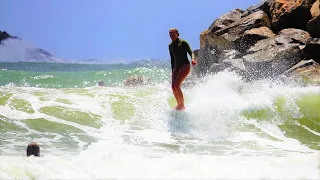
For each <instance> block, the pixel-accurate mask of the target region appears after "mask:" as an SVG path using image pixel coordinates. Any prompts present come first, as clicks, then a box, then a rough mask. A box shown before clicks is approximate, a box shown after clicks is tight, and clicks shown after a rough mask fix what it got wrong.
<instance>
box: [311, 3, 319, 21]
mask: <svg viewBox="0 0 320 180" xmlns="http://www.w3.org/2000/svg"><path fill="white" fill-rule="evenodd" d="M319 1H320V0H316V2H314V3H313V5H312V7H311V9H310V13H311V16H312V18H315V17H317V16H320V2H319Z"/></svg>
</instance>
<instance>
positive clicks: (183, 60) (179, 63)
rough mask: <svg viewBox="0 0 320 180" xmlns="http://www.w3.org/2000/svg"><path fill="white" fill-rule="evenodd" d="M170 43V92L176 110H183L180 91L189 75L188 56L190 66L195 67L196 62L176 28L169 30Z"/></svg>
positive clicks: (182, 99)
mask: <svg viewBox="0 0 320 180" xmlns="http://www.w3.org/2000/svg"><path fill="white" fill-rule="evenodd" d="M169 35H170V38H171V40H172V41H171V43H170V44H169V52H170V57H171V69H172V91H173V94H174V97H175V98H176V101H177V104H178V105H177V107H176V108H175V109H176V110H184V109H185V106H184V97H183V93H182V91H181V88H180V86H181V84H182V82H183V81H184V80H185V78H186V77H187V76H188V74H189V73H190V62H189V59H188V54H189V55H190V56H191V59H192V61H191V63H192V65H196V64H197V62H196V60H195V59H194V54H193V53H192V50H191V48H190V46H189V44H188V42H187V41H185V40H183V39H181V38H179V31H178V30H177V29H176V28H171V29H170V30H169Z"/></svg>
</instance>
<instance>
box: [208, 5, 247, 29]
mask: <svg viewBox="0 0 320 180" xmlns="http://www.w3.org/2000/svg"><path fill="white" fill-rule="evenodd" d="M243 12H244V11H243V10H241V9H234V10H232V11H229V12H228V13H226V14H223V15H222V16H220V17H219V18H218V19H216V20H215V21H214V22H213V23H212V24H211V25H210V26H209V28H208V30H209V31H210V32H216V31H218V30H220V29H223V28H225V27H227V26H229V25H230V24H232V23H234V22H236V21H238V20H239V19H241V15H242V13H243Z"/></svg>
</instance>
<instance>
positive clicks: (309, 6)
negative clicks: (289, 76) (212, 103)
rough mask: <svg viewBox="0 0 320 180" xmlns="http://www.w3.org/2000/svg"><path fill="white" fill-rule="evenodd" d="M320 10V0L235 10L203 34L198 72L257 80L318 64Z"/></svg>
mask: <svg viewBox="0 0 320 180" xmlns="http://www.w3.org/2000/svg"><path fill="white" fill-rule="evenodd" d="M319 11H320V9H319V0H264V1H262V2H260V3H259V4H257V5H254V6H251V7H249V8H248V9H246V10H245V11H242V10H240V9H235V10H233V11H230V12H228V13H226V14H224V15H222V16H221V17H219V18H218V19H217V20H215V21H214V23H213V24H211V25H210V27H209V28H208V29H206V30H205V31H203V32H202V33H201V35H200V43H201V46H200V49H198V50H196V51H195V52H196V54H197V56H196V58H197V60H198V65H197V66H195V68H194V69H195V70H194V71H193V73H194V74H196V75H197V76H204V75H206V74H211V73H217V72H220V71H223V70H225V69H229V70H231V71H235V72H237V73H239V75H242V76H244V77H245V78H246V79H248V80H253V79H260V78H270V77H271V78H274V77H277V76H279V75H282V74H283V73H284V72H287V71H288V70H290V69H291V68H292V67H295V65H297V64H299V63H301V62H302V61H301V60H308V59H313V60H312V61H313V62H319V61H320V60H319V59H320V57H319V56H320V53H319V52H318V51H319V49H320V40H319V39H318V38H316V37H318V35H319V34H318V33H319V28H320V25H319V24H318V23H319V21H318V19H317V18H319ZM316 67H318V66H316ZM300 68H302V67H300ZM303 68H305V67H303ZM314 71H315V70H314ZM303 72H306V71H303ZM312 77H315V76H312Z"/></svg>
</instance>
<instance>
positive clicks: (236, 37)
mask: <svg viewBox="0 0 320 180" xmlns="http://www.w3.org/2000/svg"><path fill="white" fill-rule="evenodd" d="M270 26H271V24H270V21H269V18H268V16H267V15H266V13H264V12H263V11H258V12H254V13H252V14H250V15H249V16H246V17H244V18H241V19H240V20H238V21H236V22H234V23H232V24H230V25H229V26H227V27H225V28H222V29H220V30H218V31H216V32H214V33H209V34H208V35H207V42H208V43H209V44H211V45H215V46H216V47H217V49H218V50H219V51H223V50H226V49H236V50H241V51H242V49H243V48H242V47H241V38H242V36H243V35H244V33H245V31H247V30H250V29H253V28H260V27H270Z"/></svg>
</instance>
